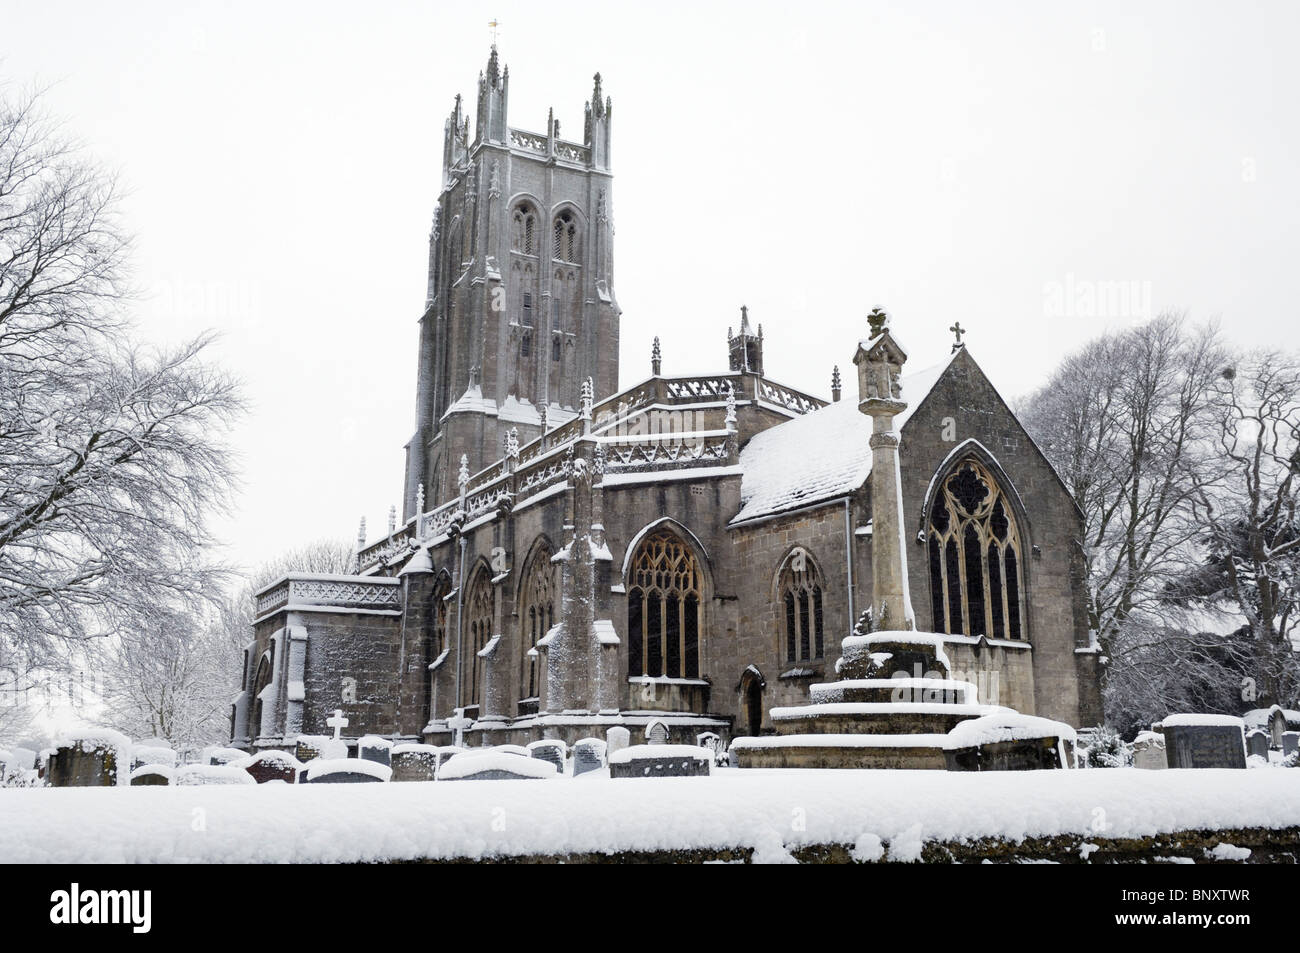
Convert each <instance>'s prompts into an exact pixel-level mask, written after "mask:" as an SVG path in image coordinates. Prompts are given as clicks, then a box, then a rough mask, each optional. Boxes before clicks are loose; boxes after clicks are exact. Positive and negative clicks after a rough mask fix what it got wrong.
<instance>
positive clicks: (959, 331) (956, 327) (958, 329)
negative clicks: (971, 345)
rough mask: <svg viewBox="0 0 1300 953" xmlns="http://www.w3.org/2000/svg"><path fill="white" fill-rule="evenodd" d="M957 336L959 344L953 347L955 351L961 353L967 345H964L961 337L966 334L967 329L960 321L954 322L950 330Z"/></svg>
mask: <svg viewBox="0 0 1300 953" xmlns="http://www.w3.org/2000/svg"><path fill="white" fill-rule="evenodd" d="M948 330H949V331H951V332H952V333H953V334H955V335H956V336H957V343H955V344H954V345H953V346H952V349H953V350H954V351H959V350H961V349H962V348H964V347H965V346H966V345H965V344H963V343H962V341H961V336H962V335H963V334H965V333H966V329H965V328H963V327H962V326H961V322H960V321H954V322H953V325H952V327H950V328H949V329H948Z"/></svg>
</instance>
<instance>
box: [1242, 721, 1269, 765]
mask: <svg viewBox="0 0 1300 953" xmlns="http://www.w3.org/2000/svg"><path fill="white" fill-rule="evenodd" d="M1268 741H1269V738H1268V732H1267V731H1264V730H1263V729H1261V728H1255V729H1253V730H1252V731H1248V732H1246V754H1247V755H1248V756H1254V757H1258V758H1263V759H1264V760H1265V761H1267V760H1268Z"/></svg>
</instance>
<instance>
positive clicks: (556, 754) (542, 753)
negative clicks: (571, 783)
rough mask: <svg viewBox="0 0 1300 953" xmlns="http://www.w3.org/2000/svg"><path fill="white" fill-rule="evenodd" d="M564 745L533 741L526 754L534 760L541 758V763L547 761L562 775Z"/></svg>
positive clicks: (545, 740) (552, 741) (544, 740)
mask: <svg viewBox="0 0 1300 953" xmlns="http://www.w3.org/2000/svg"><path fill="white" fill-rule="evenodd" d="M566 747H567V746H566V745H565V743H564V742H563V741H558V740H552V739H549V738H547V739H543V740H542V741H534V742H532V743H531V744H530V745H529V746H528V753H529V754H530V755H532V757H534V758H541V759H542V760H543V761H549V762H550V763H551V764H553V765H555V769H556V771H558V772H559V773H560V774H563V773H564V755H565V751H566Z"/></svg>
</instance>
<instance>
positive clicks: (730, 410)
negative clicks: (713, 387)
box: [726, 381, 736, 430]
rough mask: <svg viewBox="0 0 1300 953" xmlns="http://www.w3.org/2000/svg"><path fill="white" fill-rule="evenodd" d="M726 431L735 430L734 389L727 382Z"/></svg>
mask: <svg viewBox="0 0 1300 953" xmlns="http://www.w3.org/2000/svg"><path fill="white" fill-rule="evenodd" d="M726 423H727V429H728V430H735V429H736V388H734V387H732V386H731V381H727V421H726Z"/></svg>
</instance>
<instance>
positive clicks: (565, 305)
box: [403, 45, 619, 519]
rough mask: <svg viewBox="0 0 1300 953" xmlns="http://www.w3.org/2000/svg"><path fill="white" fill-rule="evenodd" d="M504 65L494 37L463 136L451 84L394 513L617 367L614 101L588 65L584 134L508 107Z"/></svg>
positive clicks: (439, 498) (605, 388)
mask: <svg viewBox="0 0 1300 953" xmlns="http://www.w3.org/2000/svg"><path fill="white" fill-rule="evenodd" d="M509 91H510V71H509V69H508V68H502V67H501V65H500V63H499V60H498V57H497V49H496V46H495V45H494V46H493V47H492V52H491V55H490V56H489V58H488V62H487V68H486V69H485V70H484V71H483V72H482V73H480V74H479V80H478V102H477V106H476V111H475V120H474V131H473V138H472V139H471V137H470V123H469V116H468V115H467V114H466V112H465V110H464V107H463V104H462V102H461V98H460V96H457V97H456V103H455V107H454V108H453V109H452V112H451V115H450V116H449V117H448V118H447V122H446V126H445V130H444V140H443V157H442V167H443V183H442V191H441V192H440V194H439V196H438V205H437V208H436V209H435V210H434V216H433V230H432V232H431V234H430V236H429V282H428V295H427V298H426V301H425V308H424V314H423V315H422V316H421V318H420V351H419V367H418V372H417V385H416V394H417V396H416V431H415V434H414V436H413V437H412V438H411V441H410V443H408V444H407V446H406V454H407V465H406V488H405V492H404V503H403V516H404V518H406V519H409V518H410V517H412V516H414V515H415V514H416V510H417V497H418V496H419V495H420V492H421V491H420V487H423V488H424V490H423V494H424V500H425V505H426V506H433V505H436V504H439V503H442V502H443V501H445V500H447V499H449V498H450V497H451V496H453V495H455V493H456V491H457V486H456V475H457V471H458V469H459V467H460V462H461V457H462V455H464V456H465V457H467V458H468V467H469V472H470V473H471V474H473V473H477V472H479V471H480V470H482V469H483V468H485V467H487V466H488V465H490V464H492V463H493V462H494V461H496V460H499V459H500V458H501V456H502V452H503V451H502V447H503V445H504V443H505V441H506V439H507V435H508V434H511V432H512V431H513V432H514V433H513V434H512V435H511V437H510V439H511V440H517V442H518V443H520V444H523V443H527V442H528V441H531V440H533V439H534V438H536V437H538V436H539V435H540V434H541V432H542V429H543V427H546V428H548V429H549V428H554V427H557V426H559V425H561V424H563V423H566V422H567V421H569V420H571V419H572V418H574V417H575V416H576V414H577V412H578V409H579V407H580V404H581V392H582V385H583V382H585V381H586V380H587V378H589V377H590V378H591V379H592V383H593V389H594V392H595V394H596V396H598V397H601V396H605V395H608V394H611V393H613V392H614V390H615V389H616V387H617V382H618V380H617V379H618V330H619V307H618V304H617V302H616V300H615V297H614V285H613V274H614V266H613V226H612V223H611V219H610V207H611V201H612V189H611V186H612V176H611V173H610V123H611V112H612V102H611V100H610V99H609V98H607V97H605V96H604V95H603V93H602V91H601V81H600V74H599V73H597V74H596V76H595V85H594V88H593V90H592V96H591V100H590V102H588V103H587V104H586V109H585V119H584V127H583V135H582V142H581V143H580V144H579V143H578V142H573V141H569V140H566V139H563V138H561V135H560V123H559V120H557V119H556V118H555V116H554V111H552V112H551V115H550V116H548V118H547V121H546V131H545V132H543V133H537V132H527V131H524V130H522V129H517V128H513V127H511V126H510V125H509V124H508V121H507V105H508V101H509Z"/></svg>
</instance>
